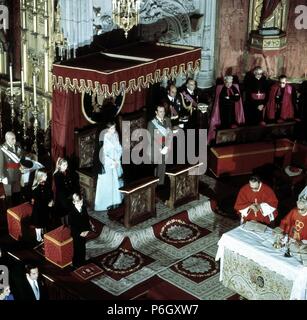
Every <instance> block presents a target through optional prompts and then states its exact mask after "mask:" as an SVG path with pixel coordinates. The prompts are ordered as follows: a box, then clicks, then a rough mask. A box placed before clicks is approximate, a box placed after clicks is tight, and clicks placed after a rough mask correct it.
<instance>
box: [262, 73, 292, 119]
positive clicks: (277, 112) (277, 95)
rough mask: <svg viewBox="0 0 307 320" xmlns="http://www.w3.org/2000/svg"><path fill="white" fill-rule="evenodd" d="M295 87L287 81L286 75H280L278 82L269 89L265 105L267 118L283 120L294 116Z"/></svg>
mask: <svg viewBox="0 0 307 320" xmlns="http://www.w3.org/2000/svg"><path fill="white" fill-rule="evenodd" d="M295 100H296V92H295V89H294V88H293V87H292V86H291V85H290V84H288V83H287V76H285V75H281V76H280V77H279V82H278V83H275V84H274V85H273V86H272V87H271V90H270V93H269V99H268V102H267V105H266V111H267V118H268V120H271V121H272V120H276V121H277V122H283V121H285V120H288V119H293V118H294V117H295Z"/></svg>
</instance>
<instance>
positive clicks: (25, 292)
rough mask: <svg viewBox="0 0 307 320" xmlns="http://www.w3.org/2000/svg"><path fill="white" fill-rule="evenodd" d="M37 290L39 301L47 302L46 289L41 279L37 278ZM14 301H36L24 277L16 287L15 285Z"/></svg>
mask: <svg viewBox="0 0 307 320" xmlns="http://www.w3.org/2000/svg"><path fill="white" fill-rule="evenodd" d="M37 283H38V288H39V292H40V300H41V301H44V300H48V294H47V288H46V285H45V283H44V282H43V280H42V278H40V277H39V278H38V280H37ZM14 297H15V300H21V301H36V298H35V294H34V292H33V289H32V287H31V285H30V283H29V281H28V280H27V278H26V276H24V277H22V278H21V279H20V280H19V281H18V283H17V285H16V292H14Z"/></svg>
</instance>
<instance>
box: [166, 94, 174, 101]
mask: <svg viewBox="0 0 307 320" xmlns="http://www.w3.org/2000/svg"><path fill="white" fill-rule="evenodd" d="M167 96H168V99H169V100H170V101H175V98H174V97H171V96H170V95H169V94H168V95H167Z"/></svg>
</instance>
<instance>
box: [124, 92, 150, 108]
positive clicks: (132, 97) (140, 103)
mask: <svg viewBox="0 0 307 320" xmlns="http://www.w3.org/2000/svg"><path fill="white" fill-rule="evenodd" d="M147 92H148V89H142V90H141V91H134V92H133V93H132V94H130V93H126V97H125V103H124V105H123V108H122V110H121V113H130V112H134V111H137V110H139V109H141V108H142V107H144V106H145V105H146V96H147Z"/></svg>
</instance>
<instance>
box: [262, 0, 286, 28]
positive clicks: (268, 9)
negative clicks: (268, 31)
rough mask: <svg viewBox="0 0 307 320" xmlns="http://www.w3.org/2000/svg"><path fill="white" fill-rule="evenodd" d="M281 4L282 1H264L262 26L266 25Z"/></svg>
mask: <svg viewBox="0 0 307 320" xmlns="http://www.w3.org/2000/svg"><path fill="white" fill-rule="evenodd" d="M280 2H281V0H264V1H263V7H262V11H261V21H260V24H261V25H262V24H263V23H265V21H266V20H267V18H269V17H270V16H271V15H272V14H273V12H274V10H275V9H276V8H277V6H278V5H279V3H280Z"/></svg>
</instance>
